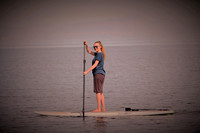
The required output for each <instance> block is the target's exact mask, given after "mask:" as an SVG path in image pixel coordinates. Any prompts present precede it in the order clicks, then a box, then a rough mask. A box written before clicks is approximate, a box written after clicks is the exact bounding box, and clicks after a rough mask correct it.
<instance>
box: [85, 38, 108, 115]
mask: <svg viewBox="0 0 200 133" xmlns="http://www.w3.org/2000/svg"><path fill="white" fill-rule="evenodd" d="M84 45H86V49H87V52H88V53H89V54H91V55H93V56H94V59H93V60H92V66H91V67H90V68H89V69H88V70H87V71H85V72H84V73H83V75H86V74H87V73H88V72H90V71H91V70H92V73H93V77H94V93H96V96H97V109H95V110H93V111H92V112H105V111H106V109H105V104H104V95H103V83H104V79H105V73H106V72H105V70H104V68H103V66H104V59H105V58H106V54H105V50H104V47H103V45H102V43H101V41H96V42H95V43H94V46H93V47H94V50H95V51H96V52H92V51H91V50H90V49H89V47H88V44H87V42H86V41H84ZM101 105H102V107H101Z"/></svg>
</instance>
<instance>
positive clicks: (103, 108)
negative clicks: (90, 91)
mask: <svg viewBox="0 0 200 133" xmlns="http://www.w3.org/2000/svg"><path fill="white" fill-rule="evenodd" d="M101 104H102V108H101V111H102V112H105V111H106V108H105V103H104V95H103V93H101Z"/></svg>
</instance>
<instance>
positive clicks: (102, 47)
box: [95, 41, 106, 60]
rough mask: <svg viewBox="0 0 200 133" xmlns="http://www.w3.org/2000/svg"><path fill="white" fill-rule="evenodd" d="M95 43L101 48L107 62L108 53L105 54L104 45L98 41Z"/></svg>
mask: <svg viewBox="0 0 200 133" xmlns="http://www.w3.org/2000/svg"><path fill="white" fill-rule="evenodd" d="M95 43H98V44H99V45H100V46H101V51H102V53H103V56H104V60H105V59H106V52H105V48H104V46H103V45H102V43H101V41H96V42H95Z"/></svg>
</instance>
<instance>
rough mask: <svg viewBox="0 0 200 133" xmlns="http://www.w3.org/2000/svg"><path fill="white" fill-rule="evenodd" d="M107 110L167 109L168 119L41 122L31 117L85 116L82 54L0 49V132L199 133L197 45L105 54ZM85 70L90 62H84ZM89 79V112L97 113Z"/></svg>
mask: <svg viewBox="0 0 200 133" xmlns="http://www.w3.org/2000/svg"><path fill="white" fill-rule="evenodd" d="M106 52H107V59H106V61H105V70H106V72H107V75H106V80H105V84H104V95H105V104H106V109H107V110H108V111H109V110H110V111H111V110H124V108H123V107H131V108H167V109H172V110H175V111H176V114H174V115H167V116H134V117H129V118H126V117H123V118H121V117H120V118H93V117H87V118H86V119H85V120H84V121H83V120H82V118H80V117H42V116H38V115H36V114H34V111H36V110H50V111H78V112H80V111H81V110H82V69H83V49H82V48H22V49H0V61H1V65H0V132H1V133H4V132H5V133H7V132H19V133H30V132H33V133H55V132H59V133H67V132H100V133H106V132H119V133H121V132H135V133H155V132H162V133H168V132H170V133H171V132H172V133H180V132H188V133H189V132H191V133H195V132H196V133H197V132H199V131H200V102H199V101H200V76H199V75H200V54H199V52H200V46H189V45H188V46H126V47H106ZM86 58H87V62H86V63H87V64H86V68H87V69H88V68H89V67H90V66H91V60H92V57H91V56H90V55H88V54H87V55H86ZM92 83H93V79H92V74H91V73H89V74H88V75H87V76H86V107H85V108H86V110H87V111H91V110H93V109H95V108H96V96H95V94H94V93H93V84H92Z"/></svg>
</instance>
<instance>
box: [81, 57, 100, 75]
mask: <svg viewBox="0 0 200 133" xmlns="http://www.w3.org/2000/svg"><path fill="white" fill-rule="evenodd" d="M98 64H99V60H96V61H95V62H94V64H93V65H92V66H91V67H90V68H89V69H88V70H87V71H85V72H84V73H83V75H86V74H87V73H89V72H90V71H91V70H93V69H94V68H95V67H97V65H98Z"/></svg>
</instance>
